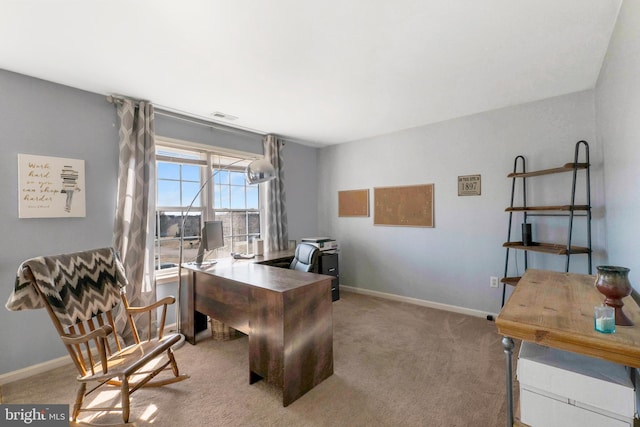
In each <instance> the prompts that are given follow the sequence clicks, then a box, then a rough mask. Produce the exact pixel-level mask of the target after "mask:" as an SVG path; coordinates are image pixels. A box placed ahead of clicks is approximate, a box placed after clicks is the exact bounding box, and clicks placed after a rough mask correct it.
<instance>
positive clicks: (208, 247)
mask: <svg viewBox="0 0 640 427" xmlns="http://www.w3.org/2000/svg"><path fill="white" fill-rule="evenodd" d="M223 246H224V234H223V232H222V221H205V222H204V227H202V235H201V238H200V246H199V247H198V255H197V256H196V263H197V264H202V260H203V258H204V254H205V251H212V250H214V249H218V248H221V247H223ZM213 262H215V261H212V263H213Z"/></svg>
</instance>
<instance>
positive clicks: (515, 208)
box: [505, 205, 589, 212]
mask: <svg viewBox="0 0 640 427" xmlns="http://www.w3.org/2000/svg"><path fill="white" fill-rule="evenodd" d="M572 210H573V211H588V210H589V206H588V205H573V207H572V206H571V205H558V206H527V207H524V206H512V207H510V208H506V209H505V212H525V211H572Z"/></svg>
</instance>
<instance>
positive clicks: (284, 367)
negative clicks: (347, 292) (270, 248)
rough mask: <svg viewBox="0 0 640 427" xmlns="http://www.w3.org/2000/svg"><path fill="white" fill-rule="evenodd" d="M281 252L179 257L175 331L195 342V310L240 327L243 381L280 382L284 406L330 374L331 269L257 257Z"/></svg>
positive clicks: (331, 367)
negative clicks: (200, 261) (245, 358)
mask: <svg viewBox="0 0 640 427" xmlns="http://www.w3.org/2000/svg"><path fill="white" fill-rule="evenodd" d="M283 255H285V254H284V253H281V252H280V253H272V254H270V255H267V256H264V257H256V258H255V259H253V260H231V259H225V260H220V261H218V263H217V264H214V265H211V266H208V267H207V266H202V267H199V266H196V265H194V264H186V265H184V266H183V269H182V271H183V277H182V278H181V280H182V286H181V295H180V301H181V309H180V313H181V315H180V318H181V330H180V331H181V332H182V333H183V334H184V335H185V336H186V338H187V340H188V341H189V342H190V343H191V344H195V334H196V313H197V312H199V313H202V314H204V315H208V316H210V317H212V318H214V319H217V320H219V321H221V322H223V323H225V324H227V325H229V326H231V327H233V328H235V329H237V330H239V331H241V332H243V333H245V334H247V335H248V336H249V383H250V384H253V383H254V382H256V381H259V380H260V379H265V380H266V381H267V382H269V383H271V384H274V385H276V386H277V387H279V388H281V389H282V394H283V396H282V402H283V405H284V406H287V405H289V404H290V403H292V402H293V401H295V400H296V399H298V398H299V397H300V396H302V395H303V394H304V393H306V392H307V391H309V390H311V389H312V388H313V387H315V386H316V385H317V384H319V383H320V382H322V381H323V380H324V379H326V378H327V377H329V376H331V375H332V374H333V320H332V313H333V311H332V310H333V307H332V302H331V279H333V277H332V276H325V275H321V274H314V273H303V272H299V271H295V270H289V269H284V268H277V267H272V266H269V265H263V264H260V262H269V261H272V260H275V259H278V257H283Z"/></svg>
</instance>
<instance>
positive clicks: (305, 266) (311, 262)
mask: <svg viewBox="0 0 640 427" xmlns="http://www.w3.org/2000/svg"><path fill="white" fill-rule="evenodd" d="M319 252H320V250H319V249H318V248H317V247H315V246H313V245H310V244H308V243H300V244H298V246H297V247H296V254H295V256H294V258H293V261H291V264H290V265H289V268H290V269H292V270H298V271H306V272H315V269H316V263H317V261H318V253H319Z"/></svg>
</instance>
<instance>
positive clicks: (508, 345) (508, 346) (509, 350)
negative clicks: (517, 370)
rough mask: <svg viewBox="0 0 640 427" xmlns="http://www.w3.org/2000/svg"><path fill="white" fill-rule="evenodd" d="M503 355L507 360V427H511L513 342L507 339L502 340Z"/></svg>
mask: <svg viewBox="0 0 640 427" xmlns="http://www.w3.org/2000/svg"><path fill="white" fill-rule="evenodd" d="M502 347H503V348H504V355H505V357H506V358H507V427H512V426H513V376H512V374H513V362H512V358H511V357H512V355H513V347H514V345H513V340H512V339H511V338H509V337H503V338H502Z"/></svg>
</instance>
